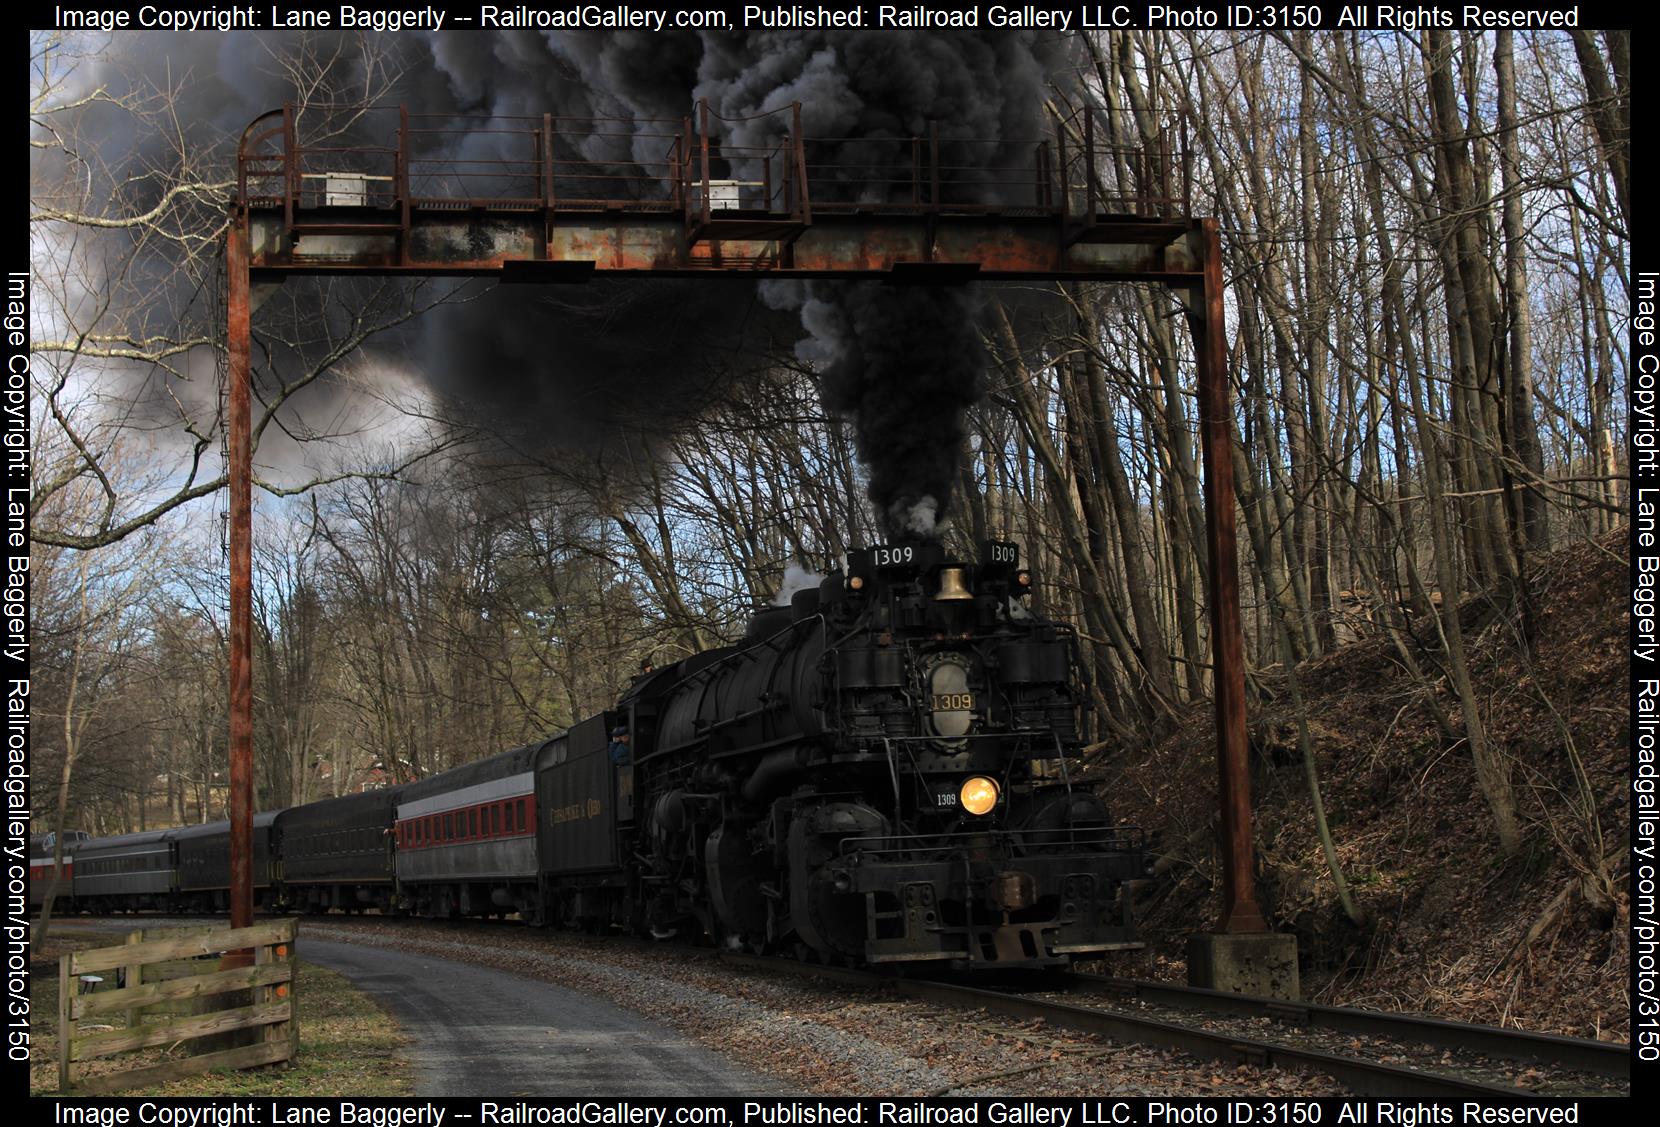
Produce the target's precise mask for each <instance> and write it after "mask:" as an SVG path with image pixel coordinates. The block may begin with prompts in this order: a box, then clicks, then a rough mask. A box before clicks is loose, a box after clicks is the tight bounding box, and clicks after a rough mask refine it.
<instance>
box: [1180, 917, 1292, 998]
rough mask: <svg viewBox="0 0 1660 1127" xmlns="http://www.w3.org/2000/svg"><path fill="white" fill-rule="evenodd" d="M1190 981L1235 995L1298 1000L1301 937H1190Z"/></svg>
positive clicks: (1261, 935)
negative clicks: (1298, 962) (1298, 941)
mask: <svg viewBox="0 0 1660 1127" xmlns="http://www.w3.org/2000/svg"><path fill="white" fill-rule="evenodd" d="M1187 984H1188V985H1189V986H1203V987H1205V988H1206V989H1209V990H1228V991H1231V992H1233V993H1235V994H1255V995H1258V996H1259V997H1264V998H1285V999H1288V1000H1295V999H1298V998H1300V997H1301V996H1302V991H1301V985H1300V983H1299V982H1298V979H1297V937H1296V936H1295V935H1275V934H1270V933H1266V932H1257V933H1248V934H1240V935H1220V934H1215V933H1211V932H1202V933H1200V934H1197V935H1191V936H1189V937H1188V940H1187Z"/></svg>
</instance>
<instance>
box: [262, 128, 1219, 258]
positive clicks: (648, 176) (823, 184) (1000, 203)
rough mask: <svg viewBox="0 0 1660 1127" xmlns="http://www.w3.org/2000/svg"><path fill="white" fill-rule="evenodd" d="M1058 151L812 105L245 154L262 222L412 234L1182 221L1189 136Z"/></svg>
mask: <svg viewBox="0 0 1660 1127" xmlns="http://www.w3.org/2000/svg"><path fill="white" fill-rule="evenodd" d="M1050 124H1051V126H1052V136H1048V137H1042V138H1031V139H1025V140H1006V139H987V138H978V137H969V136H961V135H959V134H957V133H956V132H954V131H953V130H952V128H951V126H950V124H949V123H940V122H934V123H931V124H930V125H929V126H928V129H927V132H926V134H924V135H919V136H869V137H804V136H803V135H802V127H801V106H800V104H799V103H792V104H791V105H789V106H786V107H783V108H781V109H779V110H775V111H770V112H767V113H762V114H758V115H754V116H751V117H744V118H725V117H722V116H721V115H719V114H718V113H716V112H715V111H714V110H713V109H712V108H711V107H710V106H709V104H708V101H707V100H703V101H700V102H699V103H698V105H697V106H696V108H695V112H694V113H692V114H688V115H686V116H685V117H683V118H646V119H636V118H616V117H566V116H560V115H555V114H542V115H539V116H531V115H519V116H513V115H498V116H490V117H484V116H477V115H466V114H412V113H410V112H409V111H408V109H407V108H405V107H363V106H319V105H306V106H295V105H292V104H291V105H287V106H284V107H283V108H282V109H280V110H273V111H271V112H270V113H267V114H265V115H263V116H261V117H260V118H257V119H256V120H255V121H254V123H253V124H251V125H250V126H249V127H248V130H247V131H246V132H245V133H244V135H243V138H242V141H241V143H240V144H239V146H238V151H237V180H238V189H239V192H240V198H241V199H242V200H243V201H244V202H245V203H246V204H247V205H248V206H249V207H252V208H258V209H274V208H281V209H282V210H283V212H284V217H285V220H286V221H287V224H288V226H289V227H290V228H291V229H292V228H293V225H294V222H295V217H296V213H297V212H298V213H308V216H314V215H316V214H317V213H319V212H323V213H328V214H329V215H330V216H331V220H332V222H334V223H336V224H339V223H343V222H351V221H353V220H354V219H355V220H357V221H360V222H362V223H365V224H371V223H372V224H377V225H381V226H385V225H389V224H396V225H397V226H398V227H400V228H406V227H407V224H408V222H409V217H410V213H411V211H412V210H438V211H448V210H485V211H491V210H495V211H524V210H540V211H556V210H571V211H601V212H615V211H620V212H673V213H679V214H680V215H681V217H682V218H683V219H684V220H685V221H686V223H687V225H688V229H689V230H694V229H697V228H700V227H701V228H707V227H708V226H709V225H710V224H716V225H717V226H718V225H719V224H720V223H722V222H724V221H735V220H738V219H740V218H741V219H745V220H748V221H749V222H751V223H753V222H755V221H757V220H772V221H775V222H779V223H794V224H807V223H811V222H812V220H813V213H814V211H815V210H817V211H819V212H821V213H826V214H829V213H856V212H869V211H879V212H884V213H895V214H960V215H972V214H976V213H987V212H995V213H1014V214H1029V215H1038V216H1055V217H1059V218H1061V219H1064V220H1067V221H1070V222H1076V223H1084V224H1093V223H1096V222H1099V221H1102V220H1105V219H1114V218H1140V219H1154V220H1156V219H1175V218H1180V217H1184V216H1185V215H1186V214H1187V211H1188V207H1187V200H1188V198H1189V195H1190V181H1191V174H1190V169H1189V165H1188V162H1187V158H1186V145H1185V131H1183V134H1182V135H1178V134H1177V133H1176V132H1174V131H1172V130H1171V129H1169V128H1166V129H1163V130H1161V131H1160V132H1159V133H1158V134H1157V136H1156V138H1155V139H1154V141H1153V142H1152V143H1151V144H1148V145H1140V144H1125V143H1119V142H1117V141H1116V140H1110V139H1109V131H1108V130H1107V129H1106V128H1105V127H1104V125H1103V124H1102V123H1101V122H1100V120H1099V119H1098V116H1097V115H1096V114H1095V113H1094V112H1086V111H1083V110H1072V111H1070V112H1068V113H1066V114H1064V115H1054V114H1052V115H1051V116H1050Z"/></svg>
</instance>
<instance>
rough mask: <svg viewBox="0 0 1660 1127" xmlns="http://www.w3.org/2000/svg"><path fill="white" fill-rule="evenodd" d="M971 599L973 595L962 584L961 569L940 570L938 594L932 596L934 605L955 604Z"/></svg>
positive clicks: (946, 568) (943, 568) (947, 568)
mask: <svg viewBox="0 0 1660 1127" xmlns="http://www.w3.org/2000/svg"><path fill="white" fill-rule="evenodd" d="M973 597H974V593H973V592H972V591H970V590H969V589H968V586H967V584H965V583H964V582H963V569H962V568H960V567H942V568H940V593H939V594H937V595H935V596H934V601H935V602H936V603H957V602H962V601H963V600H964V599H972V598H973Z"/></svg>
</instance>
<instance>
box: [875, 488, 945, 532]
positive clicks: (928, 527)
mask: <svg viewBox="0 0 1660 1127" xmlns="http://www.w3.org/2000/svg"><path fill="white" fill-rule="evenodd" d="M950 523H951V522H950V521H945V520H941V519H940V503H939V502H938V501H936V500H935V499H934V497H933V495H932V494H927V495H925V496H923V497H920V498H918V499H917V501H916V502H915V503H914V504H907V503H905V502H904V501H896V502H894V504H893V505H891V506H889V508H888V527H889V528H892V529H893V530H894V531H895V532H908V533H910V534H911V535H912V536H920V537H922V538H923V539H924V540H937V539H939V538H940V537H941V536H943V535H944V534H945V530H946V529H947V528H948V527H950Z"/></svg>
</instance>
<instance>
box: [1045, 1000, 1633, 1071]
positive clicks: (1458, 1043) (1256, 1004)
mask: <svg viewBox="0 0 1660 1127" xmlns="http://www.w3.org/2000/svg"><path fill="white" fill-rule="evenodd" d="M1068 985H1069V987H1071V988H1073V989H1078V990H1082V991H1088V992H1098V993H1102V994H1106V995H1109V996H1114V997H1118V998H1129V999H1135V1000H1139V1001H1146V1002H1151V1003H1155V1004H1157V1005H1161V1006H1169V1007H1173V1008H1176V1009H1183V1010H1195V1011H1203V1012H1208V1013H1224V1014H1234V1015H1238V1016H1242V1017H1255V1018H1264V1017H1265V1018H1271V1019H1273V1020H1275V1021H1280V1022H1285V1023H1287V1024H1289V1025H1297V1026H1305V1027H1308V1028H1317V1029H1329V1030H1332V1031H1333V1032H1336V1033H1352V1034H1356V1035H1358V1036H1363V1037H1387V1038H1389V1039H1390V1040H1394V1041H1401V1042H1404V1043H1407V1044H1423V1045H1434V1046H1436V1047H1437V1048H1442V1049H1456V1050H1460V1051H1464V1052H1473V1053H1482V1054H1485V1055H1487V1056H1492V1057H1503V1058H1505V1059H1506V1060H1519V1061H1538V1062H1541V1063H1545V1064H1550V1065H1553V1066H1555V1067H1558V1068H1568V1069H1573V1070H1575V1071H1578V1072H1589V1073H1593V1074H1595V1075H1597V1076H1607V1077H1611V1078H1613V1079H1617V1080H1626V1081H1629V1080H1630V1079H1631V1046H1630V1045H1622V1044H1618V1043H1616V1042H1613V1041H1589V1040H1585V1039H1582V1038H1579V1037H1561V1036H1557V1035H1556V1034H1552V1033H1530V1032H1528V1031H1526V1030H1521V1029H1499V1028H1496V1027H1495V1026H1491V1025H1472V1024H1467V1023H1464V1022H1458V1021H1446V1020H1444V1019H1442V1018H1434V1017H1421V1016H1419V1015H1416V1014H1397V1013H1382V1012H1379V1011H1376V1010H1360V1009H1353V1008H1350V1007H1346V1006H1322V1005H1317V1004H1315V1003H1312V1002H1286V1001H1281V1000H1279V999H1276V998H1258V997H1252V996H1250V995H1247V994H1230V993H1228V992H1227V991H1223V990H1206V989H1203V988H1201V987H1198V986H1182V985H1179V984H1177V983H1173V982H1149V981H1144V980H1142V979H1135V978H1117V977H1114V976H1112V975H1101V974H1073V975H1071V976H1070V978H1069V979H1068Z"/></svg>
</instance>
